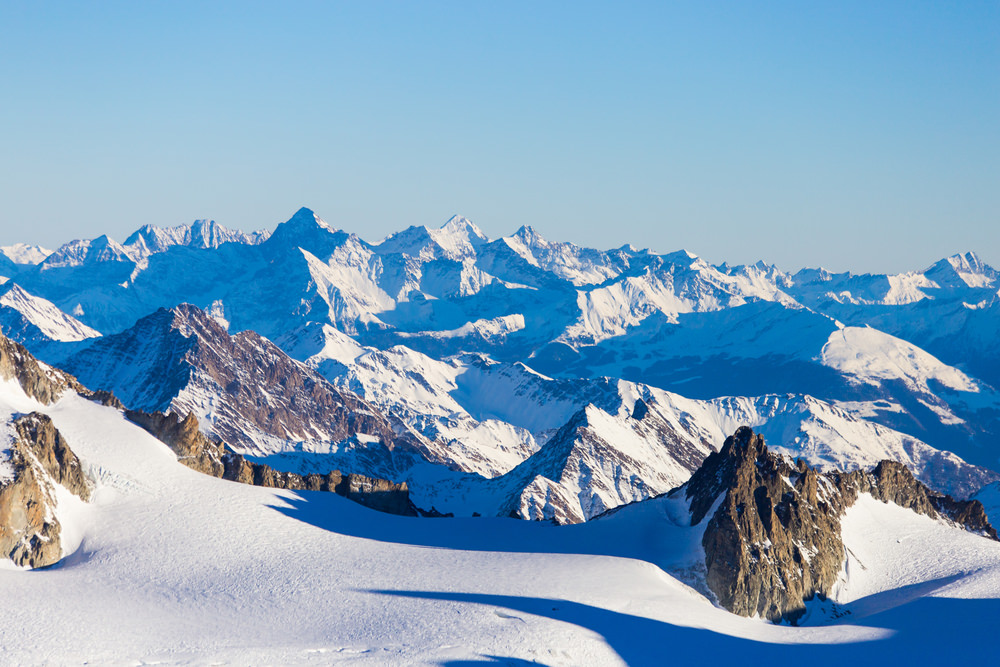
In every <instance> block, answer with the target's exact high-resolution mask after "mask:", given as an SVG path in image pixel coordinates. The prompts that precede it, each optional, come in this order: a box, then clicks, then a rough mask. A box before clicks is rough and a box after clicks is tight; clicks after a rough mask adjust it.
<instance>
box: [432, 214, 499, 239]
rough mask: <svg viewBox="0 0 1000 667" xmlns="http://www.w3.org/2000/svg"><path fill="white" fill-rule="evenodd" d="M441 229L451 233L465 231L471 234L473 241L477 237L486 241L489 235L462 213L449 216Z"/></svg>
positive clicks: (470, 237)
mask: <svg viewBox="0 0 1000 667" xmlns="http://www.w3.org/2000/svg"><path fill="white" fill-rule="evenodd" d="M439 229H440V230H441V231H443V232H448V233H449V234H455V233H465V234H468V235H469V240H470V241H473V240H475V239H479V240H483V241H486V240H488V239H487V236H486V234H483V231H482V230H481V229H479V227H478V226H476V223H474V222H472V221H471V220H469V219H468V218H466V217H464V216H461V215H453V216H451V217H450V218H448V221H447V222H445V223H444V224H443V225H441V227H439Z"/></svg>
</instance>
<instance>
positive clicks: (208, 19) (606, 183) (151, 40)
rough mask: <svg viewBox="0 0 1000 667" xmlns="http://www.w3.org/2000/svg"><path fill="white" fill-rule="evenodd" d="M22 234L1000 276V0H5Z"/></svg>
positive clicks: (10, 193)
mask: <svg viewBox="0 0 1000 667" xmlns="http://www.w3.org/2000/svg"><path fill="white" fill-rule="evenodd" d="M0 124H2V127H3V131H2V132H0V244H8V243H12V242H15V241H27V242H33V243H40V244H43V245H48V246H54V245H58V244H60V243H62V242H64V241H67V240H69V239H72V238H90V237H95V236H98V235H100V234H104V233H107V234H109V235H110V236H112V237H113V238H117V239H119V240H123V239H124V237H125V236H126V235H127V234H128V233H129V232H131V231H132V230H134V229H135V228H137V227H139V226H140V225H142V224H146V223H150V224H156V225H177V224H182V223H188V222H191V221H192V220H194V219H196V218H214V219H215V220H217V221H219V222H220V223H222V224H224V225H226V226H230V227H236V228H243V229H254V228H263V227H273V226H274V225H275V224H277V223H278V222H280V221H282V220H284V219H287V218H288V217H289V216H290V215H291V214H292V213H293V212H294V211H295V210H296V209H297V208H298V207H299V206H309V207H310V208H313V209H314V210H316V211H317V212H318V213H319V214H320V215H321V216H323V217H324V218H325V219H326V220H328V221H329V222H331V223H333V224H334V225H336V226H338V227H342V228H344V229H347V230H350V231H354V232H357V233H359V234H360V235H361V236H362V237H364V238H366V239H368V240H377V239H379V238H381V237H383V236H384V235H386V234H387V233H389V232H391V231H395V230H399V229H402V228H404V227H406V226H408V225H411V224H427V225H438V224H441V223H443V222H444V221H445V220H446V219H447V218H448V217H449V216H450V215H451V214H453V213H461V214H463V215H465V216H467V217H469V218H471V219H472V220H474V221H475V222H476V223H477V224H479V226H480V227H482V228H483V230H484V231H485V232H486V233H488V234H489V235H491V236H501V235H505V234H509V233H511V232H513V231H514V230H515V229H516V228H517V227H519V226H520V225H522V224H530V225H532V226H534V227H535V229H536V230H537V231H538V232H539V233H541V234H542V235H543V236H546V237H548V238H551V239H554V240H568V241H573V242H575V243H578V244H580V245H588V246H593V247H600V248H610V247H617V246H619V245H622V244H623V243H626V242H629V243H632V244H634V245H637V246H640V247H647V246H648V247H651V248H653V249H654V250H657V251H664V252H666V251H671V250H676V249H679V248H686V249H688V250H691V251H692V252H695V253H697V254H699V255H701V256H702V257H704V258H706V259H708V260H709V261H711V262H722V261H729V262H730V263H744V262H753V261H756V260H758V259H764V260H767V261H770V262H774V263H777V264H778V265H779V266H781V267H782V268H785V269H789V270H792V269H796V268H799V267H801V266H818V265H822V266H826V267H827V268H830V269H834V270H852V271H879V272H884V271H903V270H910V269H920V268H924V267H925V266H926V265H928V264H930V263H931V262H932V261H934V260H936V259H939V258H941V257H943V256H946V255H950V254H952V253H955V252H959V251H965V250H975V251H976V252H978V253H979V254H980V255H981V256H982V257H983V258H984V259H985V260H986V261H988V262H990V263H991V264H994V265H997V266H1000V2H996V1H992V2H919V1H917V0H912V1H906V2H887V1H886V2H881V1H880V2H871V1H870V0H866V1H863V2H799V1H795V2H756V1H755V2H733V3H721V2H678V3H672V2H652V3H624V2H600V3H592V2H514V1H510V0H505V1H503V2H489V3H486V2H473V1H471V0H465V1H461V2H360V1H359V2H351V3H332V2H320V3H310V2H282V3H278V2H273V3H257V2H248V1H246V0H243V1H241V2H233V3H223V2H205V3H202V2H197V3H185V2H176V1H170V2H153V1H144V2H131V1H130V2H122V3H117V2H97V3H84V2H66V3H58V2H23V1H17V2H12V1H8V0H0Z"/></svg>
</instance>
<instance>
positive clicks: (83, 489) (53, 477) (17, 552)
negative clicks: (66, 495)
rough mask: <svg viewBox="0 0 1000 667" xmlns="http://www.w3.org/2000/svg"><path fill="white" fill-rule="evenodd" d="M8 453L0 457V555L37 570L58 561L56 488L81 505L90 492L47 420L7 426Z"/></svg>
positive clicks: (37, 417)
mask: <svg viewBox="0 0 1000 667" xmlns="http://www.w3.org/2000/svg"><path fill="white" fill-rule="evenodd" d="M12 426H13V430H14V437H13V442H12V443H11V445H10V448H9V450H7V451H6V452H0V455H2V456H3V457H4V459H5V460H0V463H5V464H6V465H7V467H9V469H10V471H11V475H10V477H9V478H8V479H0V555H2V556H5V557H7V558H10V559H11V560H12V561H13V562H14V564H15V565H20V566H24V567H33V568H34V567H43V566H46V565H52V564H53V563H55V562H57V561H58V560H59V559H60V558H62V543H61V541H60V535H61V532H62V526H61V524H60V523H59V520H58V519H57V518H56V516H55V512H54V509H55V506H56V491H55V485H56V484H59V485H61V486H63V487H65V488H66V489H68V490H69V491H70V492H71V493H73V494H75V495H77V496H79V497H80V498H82V499H83V500H88V499H89V498H90V494H91V491H92V488H93V485H92V483H91V482H90V480H88V479H87V477H86V476H85V475H84V473H83V469H82V466H81V465H80V460H79V459H78V458H77V456H76V454H74V453H73V451H72V450H71V449H70V448H69V445H68V444H67V443H66V441H65V439H64V438H63V437H62V435H61V434H60V433H59V431H58V430H56V428H55V426H54V425H53V423H52V420H51V419H49V418H48V417H47V416H45V415H43V414H41V413H37V412H33V413H31V414H28V415H24V416H22V417H20V418H18V419H16V420H14V422H13V424H12Z"/></svg>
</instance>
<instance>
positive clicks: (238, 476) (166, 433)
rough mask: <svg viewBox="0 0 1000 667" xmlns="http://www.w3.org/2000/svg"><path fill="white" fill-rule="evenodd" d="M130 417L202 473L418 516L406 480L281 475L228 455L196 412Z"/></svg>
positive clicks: (334, 473)
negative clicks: (205, 431) (327, 494)
mask: <svg viewBox="0 0 1000 667" xmlns="http://www.w3.org/2000/svg"><path fill="white" fill-rule="evenodd" d="M125 417H126V418H128V419H129V420H130V421H132V422H133V423H135V424H137V425H138V426H141V427H142V428H143V429H145V430H146V431H147V432H149V433H150V434H151V435H153V436H154V437H156V438H157V439H159V440H160V441H161V442H163V443H164V444H166V445H167V446H168V447H170V449H172V450H173V451H174V453H175V454H177V460H178V461H180V462H181V463H183V464H184V465H186V466H187V467H189V468H192V469H194V470H197V471H198V472H202V473H205V474H206V475H211V476H213V477H220V478H222V479H226V480H230V481H233V482H239V483H241V484H250V485H252V486H265V487H269V488H276V489H288V490H292V491H329V492H332V493H336V494H338V495H341V496H344V497H345V498H348V499H350V500H353V501H355V502H357V503H359V504H361V505H364V506H366V507H370V508H372V509H375V510H379V511H381V512H388V513H390V514H401V515H405V516H416V515H417V510H416V508H415V507H414V506H413V503H412V502H410V494H409V489H408V488H407V486H406V482H402V483H399V484H396V483H394V482H390V481H388V480H384V479H377V478H374V477H367V476H365V475H357V474H352V473H348V474H344V473H342V472H340V471H339V470H333V471H330V472H329V473H327V474H325V475H319V474H308V475H298V474H296V473H291V472H279V471H277V470H275V469H274V468H272V467H271V466H269V465H266V464H263V463H254V462H252V461H247V460H246V459H245V458H244V457H243V456H242V455H240V454H237V453H235V452H231V451H228V450H227V448H226V445H225V443H223V442H216V441H212V440H210V439H209V438H208V437H207V436H205V435H204V434H203V433H202V432H201V431H200V430H199V428H198V419H197V418H196V417H195V416H194V415H193V414H191V413H188V415H187V417H185V418H184V419H181V418H180V417H179V416H177V415H176V414H164V413H162V412H154V413H148V412H142V411H140V410H126V411H125Z"/></svg>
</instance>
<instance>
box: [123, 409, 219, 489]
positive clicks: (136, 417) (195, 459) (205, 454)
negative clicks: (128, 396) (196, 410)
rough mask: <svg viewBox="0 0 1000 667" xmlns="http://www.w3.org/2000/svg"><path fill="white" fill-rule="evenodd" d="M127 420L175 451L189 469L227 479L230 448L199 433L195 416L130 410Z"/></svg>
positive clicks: (126, 413)
mask: <svg viewBox="0 0 1000 667" xmlns="http://www.w3.org/2000/svg"><path fill="white" fill-rule="evenodd" d="M125 417H126V419H128V420H129V421H131V422H133V423H135V424H138V425H139V426H141V427H142V428H144V429H145V430H146V431H148V432H149V433H150V434H151V435H152V436H154V437H155V438H157V439H158V440H160V441H161V442H162V443H164V444H165V445H167V446H168V447H170V449H172V450H174V453H175V454H177V460H178V461H180V462H181V463H183V464H184V465H186V466H187V467H188V468H191V469H193V470H197V471H198V472H202V473H205V474H206V475H211V476H212V477H222V476H223V473H224V472H225V470H226V466H225V464H224V463H223V462H222V461H223V458H225V456H226V447H225V445H223V444H222V443H216V442H213V441H211V440H209V439H208V437H207V436H205V435H204V434H203V433H202V432H201V431H200V430H198V419H197V418H196V417H195V416H194V415H193V414H190V413H188V416H187V417H185V418H184V419H181V418H180V417H178V416H177V415H175V414H163V413H162V412H153V413H148V412H142V411H140V410H126V411H125Z"/></svg>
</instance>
